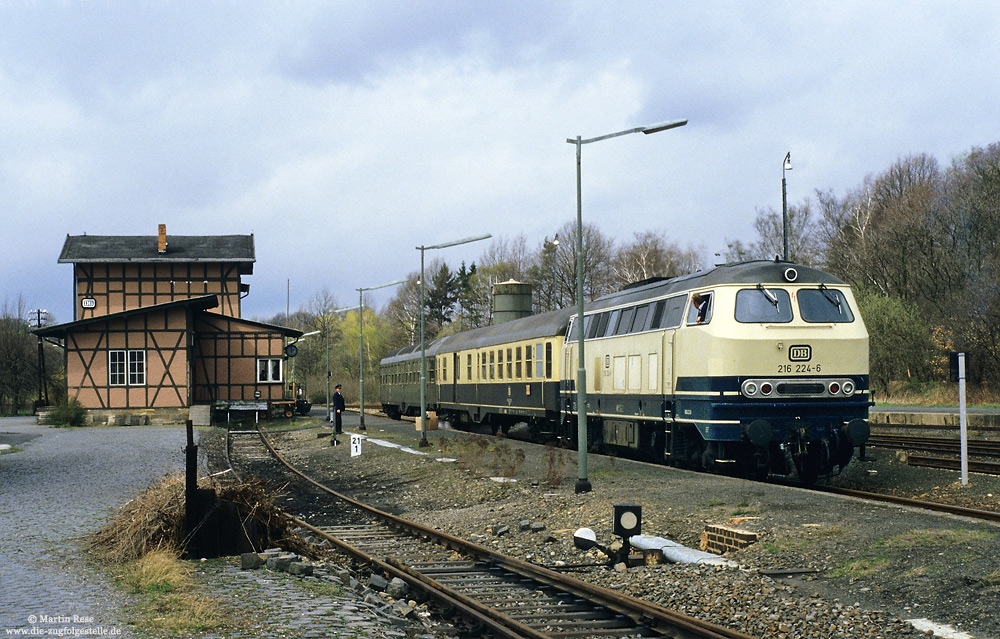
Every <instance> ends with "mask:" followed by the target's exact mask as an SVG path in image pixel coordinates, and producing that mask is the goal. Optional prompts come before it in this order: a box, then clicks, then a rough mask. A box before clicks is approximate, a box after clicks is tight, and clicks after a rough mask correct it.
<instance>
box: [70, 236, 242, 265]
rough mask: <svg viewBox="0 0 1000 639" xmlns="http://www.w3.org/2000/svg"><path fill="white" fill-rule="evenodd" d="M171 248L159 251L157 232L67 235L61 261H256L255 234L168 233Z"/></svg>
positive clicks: (72, 262)
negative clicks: (155, 233)
mask: <svg viewBox="0 0 1000 639" xmlns="http://www.w3.org/2000/svg"><path fill="white" fill-rule="evenodd" d="M166 238H167V250H166V251H165V252H163V253H160V252H159V251H158V250H157V241H158V237H157V236H156V235H67V236H66V243H65V244H63V249H62V253H60V254H59V263H60V264H66V263H70V264H76V263H81V262H241V263H245V264H243V265H241V266H243V267H244V268H245V269H247V271H250V270H252V268H253V266H252V265H253V263H254V262H255V261H256V257H255V255H254V245H253V234H252V233H251V234H250V235H167V236H166Z"/></svg>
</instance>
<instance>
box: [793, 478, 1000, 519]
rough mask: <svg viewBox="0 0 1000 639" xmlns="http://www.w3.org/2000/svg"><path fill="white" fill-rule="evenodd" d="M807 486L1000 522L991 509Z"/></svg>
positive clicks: (817, 489) (848, 489) (834, 492)
mask: <svg viewBox="0 0 1000 639" xmlns="http://www.w3.org/2000/svg"><path fill="white" fill-rule="evenodd" d="M800 487H802V486H800ZM805 488H807V489H808V490H816V491H819V492H824V493H830V494H833V495H844V496H846V497H856V498H859V499H867V500H869V501H878V502H883V503H888V504H896V505H897V506H909V507H912V508H920V509H923V510H930V511H933V512H939V513H947V514H949V515H958V516H960V517H968V518H970V519H978V520H981V521H991V522H996V523H1000V513H998V512H993V511H991V510H979V509H976V508H965V507H964V506H953V505H951V504H940V503H937V502H933V501H921V500H919V499H912V498H910V497H897V496H895V495H886V494H882V493H869V492H866V491H863V490H854V489H853V488H837V487H835V486H821V485H818V484H814V485H811V486H805Z"/></svg>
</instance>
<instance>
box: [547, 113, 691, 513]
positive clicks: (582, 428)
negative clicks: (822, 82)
mask: <svg viewBox="0 0 1000 639" xmlns="http://www.w3.org/2000/svg"><path fill="white" fill-rule="evenodd" d="M685 124H687V120H669V121H667V122H660V123H658V124H653V125H650V126H640V127H636V128H634V129H627V130H625V131H618V132H617V133H609V134H607V135H601V136H598V137H596V138H590V139H587V140H584V139H582V138H581V137H580V136H579V135H578V136H576V138H575V139H573V138H569V139H567V140H566V141H567V142H569V143H570V144H575V145H576V309H577V310H576V312H577V315H576V333H577V338H578V339H577V370H576V440H577V471H578V472H577V480H576V492H578V493H585V492H590V491H591V490H592V487H591V485H590V480H589V479H588V478H587V370H586V368H585V367H584V361H585V360H584V357H583V338H584V335H583V313H584V308H583V307H584V304H583V189H582V178H581V173H580V155H581V150H582V149H583V145H584V144H590V143H591V142H600V141H601V140H607V139H609V138H616V137H618V136H620V135H628V134H630V133H644V134H646V135H649V134H650V133H658V132H660V131H666V130H667V129H674V128H676V127H679V126H684V125H685Z"/></svg>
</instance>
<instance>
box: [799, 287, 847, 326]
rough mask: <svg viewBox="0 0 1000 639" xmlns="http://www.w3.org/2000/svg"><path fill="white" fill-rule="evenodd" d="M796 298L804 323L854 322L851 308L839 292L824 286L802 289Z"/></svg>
mask: <svg viewBox="0 0 1000 639" xmlns="http://www.w3.org/2000/svg"><path fill="white" fill-rule="evenodd" d="M798 298H799V314H801V315H802V319H803V320H805V321H806V322H814V323H823V324H826V323H830V324H833V323H845V322H853V321H854V314H853V313H852V312H851V307H850V306H848V305H847V299H846V298H845V297H844V294H843V293H841V292H840V291H837V290H834V289H831V288H826V287H825V286H822V287H820V288H803V289H800V290H799V292H798Z"/></svg>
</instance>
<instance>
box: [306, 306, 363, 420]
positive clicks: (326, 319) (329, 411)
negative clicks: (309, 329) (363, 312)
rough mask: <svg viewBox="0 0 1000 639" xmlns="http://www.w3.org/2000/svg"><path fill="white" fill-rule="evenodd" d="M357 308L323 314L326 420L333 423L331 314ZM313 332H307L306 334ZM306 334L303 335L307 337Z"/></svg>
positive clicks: (351, 308)
mask: <svg viewBox="0 0 1000 639" xmlns="http://www.w3.org/2000/svg"><path fill="white" fill-rule="evenodd" d="M356 308H357V306H348V307H345V308H338V309H336V310H333V311H330V312H329V313H324V314H323V332H324V333H325V334H326V421H327V422H329V423H331V424H332V423H333V405H332V404H331V403H330V315H333V314H334V313H346V312H347V311H353V310H354V309H356ZM311 334H312V333H307V334H306V335H311ZM306 335H303V336H302V337H306ZM300 339H301V338H300Z"/></svg>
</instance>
